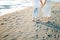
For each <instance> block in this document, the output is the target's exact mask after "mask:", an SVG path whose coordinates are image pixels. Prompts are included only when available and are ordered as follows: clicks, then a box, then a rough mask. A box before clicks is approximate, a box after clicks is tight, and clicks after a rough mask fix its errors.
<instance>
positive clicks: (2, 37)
mask: <svg viewBox="0 0 60 40" xmlns="http://www.w3.org/2000/svg"><path fill="white" fill-rule="evenodd" d="M32 12H33V8H32V7H27V8H25V9H23V10H17V11H15V12H12V13H9V14H6V15H3V16H0V40H60V3H52V10H51V13H52V16H51V18H50V21H49V22H48V23H45V22H42V21H36V22H33V21H32V20H31V19H32ZM39 13H40V12H39ZM41 19H42V18H41Z"/></svg>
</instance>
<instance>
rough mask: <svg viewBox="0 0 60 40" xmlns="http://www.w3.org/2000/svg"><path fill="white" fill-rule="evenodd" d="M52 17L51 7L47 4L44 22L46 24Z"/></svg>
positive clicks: (44, 9)
mask: <svg viewBox="0 0 60 40" xmlns="http://www.w3.org/2000/svg"><path fill="white" fill-rule="evenodd" d="M50 17H51V5H50V4H46V5H45V7H44V8H43V20H44V22H48V21H49V20H50Z"/></svg>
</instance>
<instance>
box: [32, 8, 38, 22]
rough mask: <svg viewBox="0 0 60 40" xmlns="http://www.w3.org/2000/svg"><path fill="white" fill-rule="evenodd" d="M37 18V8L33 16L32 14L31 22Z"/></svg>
mask: <svg viewBox="0 0 60 40" xmlns="http://www.w3.org/2000/svg"><path fill="white" fill-rule="evenodd" d="M37 18H38V8H34V10H33V14H32V20H33V21H34V20H36V19H37Z"/></svg>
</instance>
